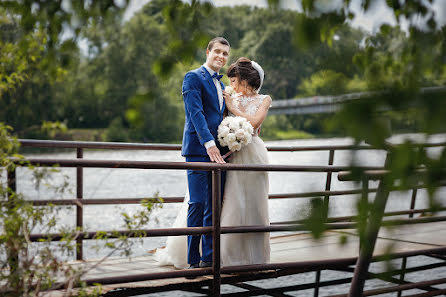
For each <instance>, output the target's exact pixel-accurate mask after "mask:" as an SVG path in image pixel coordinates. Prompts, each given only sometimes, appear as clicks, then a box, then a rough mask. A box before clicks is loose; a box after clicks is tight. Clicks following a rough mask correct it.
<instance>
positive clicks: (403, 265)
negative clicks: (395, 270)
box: [397, 188, 418, 297]
mask: <svg viewBox="0 0 446 297" xmlns="http://www.w3.org/2000/svg"><path fill="white" fill-rule="evenodd" d="M417 192H418V189H417V188H413V189H412V198H411V200H410V207H409V209H410V210H414V209H415V202H416V201H417ZM409 218H413V212H411V213H409ZM406 266H407V257H404V258H403V261H402V263H401V274H400V281H404V277H405V276H406ZM402 294H403V291H402V290H400V291H398V292H397V296H398V297H401V295H402Z"/></svg>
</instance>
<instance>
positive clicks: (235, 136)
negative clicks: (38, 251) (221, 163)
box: [218, 117, 254, 152]
mask: <svg viewBox="0 0 446 297" xmlns="http://www.w3.org/2000/svg"><path fill="white" fill-rule="evenodd" d="M253 132H254V128H253V127H252V125H251V123H250V122H248V120H246V119H245V118H243V117H226V118H225V119H224V120H223V121H222V122H221V123H220V126H218V142H219V143H220V145H221V146H227V147H228V148H229V149H230V150H231V151H232V152H236V151H239V150H240V149H241V148H242V147H243V146H245V145H248V144H249V143H251V141H252V134H253Z"/></svg>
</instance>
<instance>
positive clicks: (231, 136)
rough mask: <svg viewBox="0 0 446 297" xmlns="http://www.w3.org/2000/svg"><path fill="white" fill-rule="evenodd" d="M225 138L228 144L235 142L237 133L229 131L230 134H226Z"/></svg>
mask: <svg viewBox="0 0 446 297" xmlns="http://www.w3.org/2000/svg"><path fill="white" fill-rule="evenodd" d="M224 140H225V142H226V143H227V144H228V145H229V144H231V143H233V142H234V141H235V140H236V137H235V134H234V133H229V134H228V135H226V136H225V138H224Z"/></svg>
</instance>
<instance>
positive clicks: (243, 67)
mask: <svg viewBox="0 0 446 297" xmlns="http://www.w3.org/2000/svg"><path fill="white" fill-rule="evenodd" d="M226 75H227V76H228V77H237V78H238V79H239V80H240V81H242V80H246V82H247V83H248V85H250V86H251V87H253V88H254V89H255V90H257V89H258V88H259V87H260V84H261V80H260V74H259V72H258V71H257V70H256V69H255V68H254V67H253V66H252V64H251V60H250V59H248V58H245V57H241V58H238V60H237V61H236V62H235V63H232V64H231V65H230V66H229V68H228V71H227V72H226Z"/></svg>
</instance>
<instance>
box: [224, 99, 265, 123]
mask: <svg viewBox="0 0 446 297" xmlns="http://www.w3.org/2000/svg"><path fill="white" fill-rule="evenodd" d="M225 101H226V106H227V107H228V109H229V111H231V112H232V113H233V114H234V115H236V116H239V117H244V118H246V119H247V120H248V122H250V123H251V125H252V126H253V127H254V129H257V128H258V127H260V125H261V124H262V123H263V121H264V120H265V118H266V114H267V113H268V109H269V107H270V106H271V101H272V99H271V97H270V96H266V97H265V98H264V99H263V102H262V104H260V106H259V109H257V112H256V114H255V115H250V114H247V113H245V112H242V111H240V110H239V109H238V108H235V107H234V105H233V99H232V97H230V96H225Z"/></svg>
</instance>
